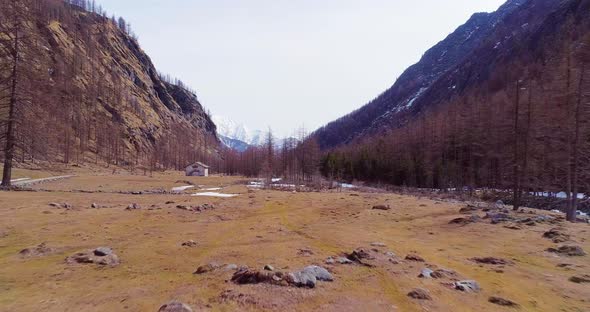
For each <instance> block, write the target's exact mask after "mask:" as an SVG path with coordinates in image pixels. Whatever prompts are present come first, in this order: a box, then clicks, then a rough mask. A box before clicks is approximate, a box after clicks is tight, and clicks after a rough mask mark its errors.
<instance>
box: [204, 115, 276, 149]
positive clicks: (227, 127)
mask: <svg viewBox="0 0 590 312" xmlns="http://www.w3.org/2000/svg"><path fill="white" fill-rule="evenodd" d="M213 122H214V123H215V125H217V133H219V134H220V135H222V136H224V137H227V138H230V139H233V140H239V141H242V142H244V143H247V144H249V145H260V144H261V143H262V142H263V140H264V139H263V138H264V132H263V131H261V130H250V129H249V128H248V127H246V126H245V125H244V124H242V123H238V122H235V121H234V120H232V119H230V118H227V117H224V116H217V115H216V116H213Z"/></svg>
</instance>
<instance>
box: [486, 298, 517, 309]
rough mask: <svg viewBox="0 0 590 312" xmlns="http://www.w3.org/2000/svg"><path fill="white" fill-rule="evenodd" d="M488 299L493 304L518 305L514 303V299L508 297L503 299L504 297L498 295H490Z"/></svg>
mask: <svg viewBox="0 0 590 312" xmlns="http://www.w3.org/2000/svg"><path fill="white" fill-rule="evenodd" d="M488 301H489V302H491V303H493V304H497V305H499V306H504V307H517V306H518V304H517V303H515V302H514V301H510V300H508V299H504V298H500V297H490V298H489V299H488Z"/></svg>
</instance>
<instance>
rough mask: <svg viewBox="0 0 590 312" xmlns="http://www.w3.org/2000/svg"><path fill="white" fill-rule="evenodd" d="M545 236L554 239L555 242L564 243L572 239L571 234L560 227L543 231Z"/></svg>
mask: <svg viewBox="0 0 590 312" xmlns="http://www.w3.org/2000/svg"><path fill="white" fill-rule="evenodd" d="M543 237H545V238H548V239H550V240H552V241H553V242H554V243H563V242H566V241H568V240H570V236H569V235H568V234H567V233H563V232H562V230H561V229H559V228H553V229H551V230H549V231H547V232H545V233H543Z"/></svg>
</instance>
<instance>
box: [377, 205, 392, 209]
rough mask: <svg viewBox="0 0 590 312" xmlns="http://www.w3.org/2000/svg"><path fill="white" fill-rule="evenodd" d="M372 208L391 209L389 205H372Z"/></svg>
mask: <svg viewBox="0 0 590 312" xmlns="http://www.w3.org/2000/svg"><path fill="white" fill-rule="evenodd" d="M373 210H391V207H389V205H387V206H385V205H376V206H373Z"/></svg>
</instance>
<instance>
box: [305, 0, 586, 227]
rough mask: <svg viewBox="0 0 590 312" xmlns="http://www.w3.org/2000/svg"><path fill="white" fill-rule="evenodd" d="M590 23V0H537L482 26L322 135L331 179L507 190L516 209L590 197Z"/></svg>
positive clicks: (481, 18)
mask: <svg viewBox="0 0 590 312" xmlns="http://www.w3.org/2000/svg"><path fill="white" fill-rule="evenodd" d="M589 12H590V0H561V1H555V0H528V1H509V2H507V3H506V4H504V5H503V6H502V7H501V8H500V9H499V10H498V11H496V12H494V13H489V14H476V15H474V16H473V17H472V18H471V19H470V20H469V21H468V22H467V23H466V24H465V25H463V26H461V27H459V28H458V29H457V31H455V32H454V33H453V34H451V35H449V36H448V37H447V38H446V39H445V40H443V41H442V42H441V43H439V44H437V45H436V46H435V47H433V48H432V49H430V50H429V51H428V52H427V53H426V54H425V55H424V57H422V59H421V61H420V62H419V63H417V64H416V65H414V66H412V67H410V68H409V69H408V70H407V71H406V72H405V73H404V75H402V76H401V77H400V79H399V80H398V81H397V82H396V83H395V84H394V86H393V87H392V88H391V89H389V90H387V91H386V92H385V93H384V94H382V95H381V96H379V97H378V98H376V99H375V100H374V101H373V102H371V103H369V104H368V105H366V106H364V107H362V108H360V109H359V110H357V111H355V112H353V113H351V114H350V115H348V116H346V117H343V118H341V119H340V120H337V121H335V122H333V123H330V124H328V125H327V126H326V127H324V128H322V129H319V130H318V131H316V132H315V133H314V136H315V138H316V139H317V141H318V142H320V144H321V145H322V147H323V148H324V149H325V157H324V159H322V164H321V171H322V173H323V174H324V175H326V176H328V177H336V178H342V179H344V180H349V181H353V180H360V181H367V182H373V183H388V184H393V185H398V186H410V187H420V188H434V189H444V190H448V189H454V190H470V191H472V190H474V189H477V188H482V189H489V190H503V192H505V193H508V191H510V193H511V194H512V196H511V197H510V198H503V200H504V202H506V203H510V204H513V205H514V206H515V207H518V206H519V205H520V204H521V203H523V204H525V205H531V206H533V205H536V206H539V205H538V203H535V201H537V200H541V201H545V200H546V199H545V198H541V199H536V198H531V197H534V195H533V194H547V193H548V192H550V193H555V194H560V193H561V192H564V194H571V198H573V199H576V200H577V195H576V194H582V193H584V194H588V193H590V184H589V183H588V181H590V162H588V161H587V160H588V155H590V140H588V138H590V123H589V122H588V120H590V105H588V103H589V95H590V66H589V64H590V49H589V47H590V14H589ZM531 195H533V196H531ZM525 200H528V202H525ZM576 200H572V201H570V202H568V203H567V205H568V206H566V207H567V210H568V220H571V219H572V217H573V218H574V219H575V216H574V212H575V206H576V205H577V204H578V203H577V202H576ZM563 204H564V205H565V202H564V203H563ZM580 204H581V202H580ZM546 206H548V205H546ZM556 207H559V206H556ZM566 207H563V208H566ZM572 207H574V208H572ZM559 208H562V207H559ZM586 209H587V208H586Z"/></svg>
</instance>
